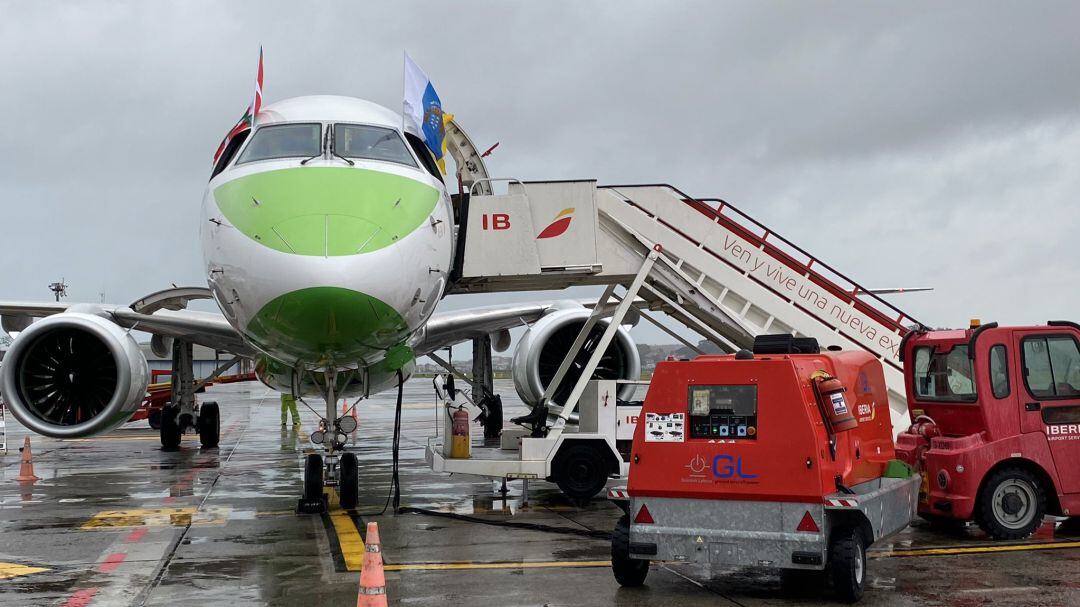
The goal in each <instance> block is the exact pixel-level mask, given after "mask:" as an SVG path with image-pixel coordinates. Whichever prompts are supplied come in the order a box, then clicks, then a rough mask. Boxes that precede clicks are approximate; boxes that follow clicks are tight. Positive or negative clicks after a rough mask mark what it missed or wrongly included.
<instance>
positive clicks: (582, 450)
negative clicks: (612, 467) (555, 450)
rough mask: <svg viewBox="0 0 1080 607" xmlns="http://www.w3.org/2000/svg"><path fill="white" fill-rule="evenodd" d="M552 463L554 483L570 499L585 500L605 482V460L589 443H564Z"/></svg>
mask: <svg viewBox="0 0 1080 607" xmlns="http://www.w3.org/2000/svg"><path fill="white" fill-rule="evenodd" d="M553 464H554V466H553V467H554V474H553V476H554V480H555V483H556V484H557V485H558V486H559V489H562V492H563V493H565V494H566V496H567V497H569V498H570V499H573V500H587V499H589V498H591V497H593V496H594V495H596V494H597V493H599V492H600V490H601V489H603V488H604V485H605V484H607V477H608V468H607V461H606V460H605V459H604V454H603V453H601V452H600V451H599V450H598V449H596V448H595V447H592V446H591V445H574V444H570V445H564V446H563V448H562V450H560V451H559V454H558V455H557V456H556V458H555V461H554V462H553Z"/></svg>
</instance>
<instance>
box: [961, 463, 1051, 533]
mask: <svg viewBox="0 0 1080 607" xmlns="http://www.w3.org/2000/svg"><path fill="white" fill-rule="evenodd" d="M1045 513H1046V492H1045V490H1044V489H1043V486H1042V482H1041V481H1040V480H1039V478H1038V477H1036V476H1035V475H1034V474H1032V473H1031V472H1029V471H1027V470H1025V469H1024V468H1003V469H1001V470H998V471H997V472H994V473H993V474H991V475H990V476H989V477H987V479H986V481H985V482H984V483H983V486H982V489H980V490H979V499H978V505H977V506H976V508H975V522H977V523H978V524H979V528H981V529H982V530H983V531H985V532H986V533H987V534H988V535H990V536H991V537H993V538H994V539H996V540H1018V539H1023V538H1025V537H1027V536H1029V535H1031V534H1032V533H1034V532H1035V530H1036V529H1038V528H1039V526H1040V525H1042V521H1043V515H1044V514H1045Z"/></svg>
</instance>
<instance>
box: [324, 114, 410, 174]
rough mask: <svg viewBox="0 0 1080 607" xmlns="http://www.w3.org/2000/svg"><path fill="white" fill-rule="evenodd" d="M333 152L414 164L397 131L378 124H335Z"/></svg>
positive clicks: (408, 164)
mask: <svg viewBox="0 0 1080 607" xmlns="http://www.w3.org/2000/svg"><path fill="white" fill-rule="evenodd" d="M334 153H335V154H338V155H340V156H344V157H345V158H363V159H366V160H384V161H386V162H396V163H398V164H404V165H407V166H411V167H415V166H416V161H415V160H413V157H412V154H410V153H409V149H408V148H406V147H405V142H404V141H402V140H401V136H400V135H398V132H397V131H395V130H394V129H388V128H383V127H378V126H369V125H363V124H335V125H334Z"/></svg>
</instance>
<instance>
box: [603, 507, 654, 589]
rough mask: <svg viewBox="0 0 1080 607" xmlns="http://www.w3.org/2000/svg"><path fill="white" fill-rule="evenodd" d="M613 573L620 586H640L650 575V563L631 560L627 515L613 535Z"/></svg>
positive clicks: (620, 521) (617, 524) (616, 525)
mask: <svg viewBox="0 0 1080 607" xmlns="http://www.w3.org/2000/svg"><path fill="white" fill-rule="evenodd" d="M611 572H612V573H614V574H615V581H616V582H618V583H619V585H620V586H640V585H642V584H644V583H645V576H647V575H649V561H646V560H643V559H635V558H630V516H629V515H626V514H624V515H623V516H622V518H620V519H619V522H618V523H616V524H615V531H613V532H612V533H611Z"/></svg>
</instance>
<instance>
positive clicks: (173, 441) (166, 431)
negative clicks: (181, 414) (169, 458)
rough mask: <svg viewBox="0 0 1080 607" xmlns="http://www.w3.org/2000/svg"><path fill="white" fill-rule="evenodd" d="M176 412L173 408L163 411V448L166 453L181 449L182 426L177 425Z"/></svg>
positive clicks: (165, 408) (167, 407)
mask: <svg viewBox="0 0 1080 607" xmlns="http://www.w3.org/2000/svg"><path fill="white" fill-rule="evenodd" d="M176 410H177V408H176V407H173V406H166V407H162V409H161V448H162V449H165V450H166V451H172V450H174V449H178V448H180V439H181V438H182V437H183V432H182V431H181V429H180V424H179V423H177V419H176V417H177V415H176V412H177V411H176Z"/></svg>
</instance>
